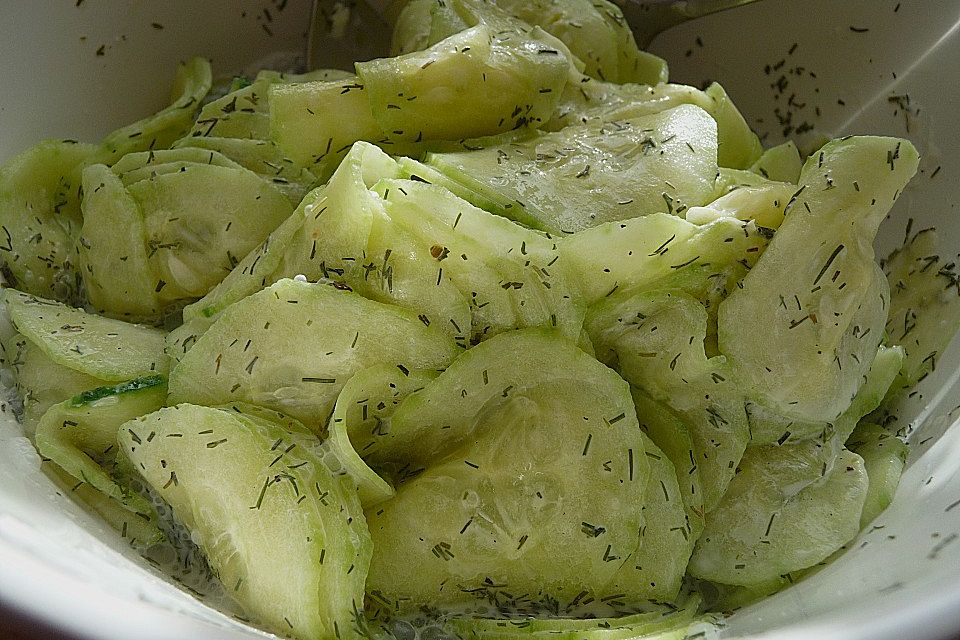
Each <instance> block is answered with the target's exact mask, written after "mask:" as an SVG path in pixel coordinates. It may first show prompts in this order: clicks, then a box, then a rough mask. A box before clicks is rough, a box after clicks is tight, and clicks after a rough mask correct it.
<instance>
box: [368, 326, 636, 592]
mask: <svg viewBox="0 0 960 640" xmlns="http://www.w3.org/2000/svg"><path fill="white" fill-rule="evenodd" d="M643 446H644V445H643V438H642V434H641V433H640V431H639V429H638V425H637V422H636V416H635V413H634V409H633V402H632V399H631V398H630V394H629V388H628V387H627V385H626V383H625V382H623V380H621V379H620V378H619V377H618V376H617V375H616V374H614V373H613V372H612V371H610V370H609V369H607V368H606V367H604V366H603V365H601V364H599V363H598V362H597V361H596V360H594V359H593V358H591V357H590V356H588V355H587V354H585V353H583V352H582V351H580V350H579V349H578V348H577V347H576V346H575V345H574V343H572V342H569V341H568V340H566V339H564V338H562V337H561V336H559V335H557V334H556V333H555V332H552V331H549V330H544V329H527V330H520V331H513V332H508V333H504V334H501V335H499V336H496V337H494V338H491V339H490V340H488V341H486V342H483V343H481V344H480V345H478V346H477V347H474V348H473V349H470V350H468V351H466V352H465V353H464V354H463V355H462V356H461V357H460V358H459V359H457V360H456V361H454V363H453V364H451V365H450V367H449V368H448V369H447V370H446V371H445V372H444V373H442V374H441V375H440V376H439V377H438V378H437V379H436V380H434V381H433V382H431V383H430V384H428V385H427V386H426V387H425V388H424V389H423V390H422V391H420V392H417V393H414V394H412V395H410V396H408V397H407V398H406V399H405V400H404V401H403V402H402V403H401V405H400V406H399V407H398V408H397V410H396V411H395V412H394V414H393V419H392V422H391V429H390V432H389V433H388V434H386V435H385V436H383V437H382V438H381V444H380V446H379V448H378V450H377V452H376V455H374V456H371V458H372V459H375V460H378V461H384V462H387V461H389V462H393V463H394V464H397V465H405V466H406V467H407V469H408V474H407V478H406V481H405V482H403V483H402V484H401V485H400V486H399V487H398V489H397V495H396V496H395V497H394V498H393V499H392V500H389V501H387V502H385V503H383V504H381V505H378V506H377V507H376V508H374V509H371V510H368V511H367V518H368V522H369V524H370V530H371V536H372V537H373V540H374V557H373V561H372V563H371V570H370V576H369V578H368V581H367V588H368V591H370V592H371V593H374V592H375V593H376V594H377V598H378V599H384V600H385V601H387V602H390V603H392V604H391V606H393V605H396V606H398V607H400V608H410V607H411V606H415V605H416V604H427V603H429V604H431V605H438V604H440V605H443V604H455V603H456V604H469V603H470V602H472V601H474V600H475V599H476V595H475V591H476V590H481V591H482V590H484V589H488V590H489V589H491V588H493V587H491V585H497V586H496V588H497V589H500V588H502V589H504V590H505V591H509V592H510V593H511V594H512V595H513V596H515V597H517V598H519V599H522V598H523V594H528V595H529V596H530V597H535V595H536V594H538V593H539V594H544V593H547V594H551V595H552V596H553V597H556V598H558V599H559V600H561V601H568V600H569V599H572V598H574V597H576V596H577V594H578V593H580V592H581V591H583V590H588V591H592V592H594V593H597V592H601V591H602V590H603V589H604V587H605V586H606V584H607V583H608V582H609V581H610V579H611V578H612V577H613V575H614V574H615V573H616V571H617V569H618V568H619V566H620V565H621V564H623V562H624V561H626V559H627V557H628V556H629V555H630V554H631V553H633V552H634V550H636V548H637V546H638V543H639V539H638V532H639V531H640V527H641V526H642V525H643V515H642V512H643V509H644V505H645V497H644V496H645V494H644V492H645V490H646V486H647V476H648V465H649V463H648V459H647V457H646V455H644V453H643ZM423 467H426V469H425V470H423V471H422V473H418V471H419V470H421V469H423ZM557 558H563V559H564V560H563V562H562V563H558V562H557ZM624 598H625V599H627V600H637V599H641V598H642V595H640V594H637V593H626V594H624Z"/></svg>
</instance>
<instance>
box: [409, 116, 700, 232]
mask: <svg viewBox="0 0 960 640" xmlns="http://www.w3.org/2000/svg"><path fill="white" fill-rule="evenodd" d="M716 136H717V133H716V124H715V123H714V121H713V119H712V118H711V117H710V116H709V114H707V113H706V112H704V111H703V110H702V109H700V108H698V107H694V106H692V105H681V106H678V107H676V108H674V109H670V110H668V111H664V112H662V113H655V114H652V115H647V116H639V117H636V118H630V119H626V120H618V121H616V122H599V121H598V122H592V121H591V122H587V123H586V124H579V125H572V126H570V127H567V128H565V129H562V130H560V131H557V132H553V133H539V134H538V133H533V132H531V133H529V134H528V135H526V136H519V137H518V136H517V135H516V134H511V135H509V136H507V137H505V138H504V139H502V140H497V139H487V140H477V141H470V142H467V143H464V145H465V146H468V147H469V148H470V149H471V150H468V151H462V152H458V153H435V154H430V155H428V156H427V164H429V165H431V166H433V167H434V168H436V169H438V170H439V171H440V172H441V173H444V174H446V175H447V176H448V177H449V178H451V179H453V180H455V181H457V182H460V183H462V184H463V185H464V186H465V187H467V188H469V189H471V190H473V191H476V192H477V193H479V194H481V195H482V196H484V197H487V198H489V199H490V200H492V201H494V202H497V203H498V205H499V206H498V207H497V208H496V209H494V213H498V214H500V215H503V216H506V217H509V218H512V219H514V220H517V221H520V222H523V223H526V224H532V225H533V226H536V227H537V228H540V229H543V230H544V231H548V232H550V233H573V232H576V231H581V230H583V229H587V228H589V227H594V226H597V225H599V224H602V223H604V222H610V221H616V220H626V219H629V218H636V217H638V216H644V215H649V214H652V213H658V212H666V213H670V214H675V215H678V216H683V215H684V211H685V210H686V209H688V208H689V207H692V206H697V205H702V204H705V203H706V202H708V201H709V200H711V199H713V193H714V180H715V178H716V174H717V155H716V153H717V147H716V139H717V138H716ZM475 146H476V147H482V148H478V149H474V147H475Z"/></svg>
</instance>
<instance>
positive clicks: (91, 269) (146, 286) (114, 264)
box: [78, 154, 163, 322]
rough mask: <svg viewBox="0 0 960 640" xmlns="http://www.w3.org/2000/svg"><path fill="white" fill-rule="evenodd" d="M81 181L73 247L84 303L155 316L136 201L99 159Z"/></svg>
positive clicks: (157, 305) (157, 309)
mask: <svg viewBox="0 0 960 640" xmlns="http://www.w3.org/2000/svg"><path fill="white" fill-rule="evenodd" d="M131 155H132V154H131ZM129 157H130V156H129V155H128V156H124V158H129ZM122 161H123V160H121V162H122ZM83 185H84V193H85V195H84V198H83V205H82V210H83V227H82V229H81V235H80V241H79V242H78V248H79V252H80V256H79V264H80V275H81V277H82V278H83V284H84V287H85V288H86V290H87V296H88V297H89V299H90V304H91V305H92V306H93V307H94V309H96V310H97V312H98V313H101V314H103V315H107V316H111V317H114V318H121V319H124V320H130V321H134V322H136V321H146V320H156V319H157V318H158V317H159V316H160V315H162V307H163V305H162V304H161V302H160V299H159V297H158V296H157V292H156V286H157V281H156V278H155V277H154V275H153V271H152V270H151V268H150V264H149V262H148V255H149V254H148V248H147V242H146V238H147V230H146V224H145V222H144V218H143V211H142V209H141V208H140V204H139V203H138V202H137V201H136V199H135V198H133V196H131V195H130V193H129V192H128V191H127V190H126V188H125V187H124V186H123V183H122V181H121V180H120V178H119V177H117V175H116V173H114V171H113V170H111V169H110V168H109V167H107V166H106V165H103V164H94V165H90V166H89V167H87V168H86V169H84V171H83Z"/></svg>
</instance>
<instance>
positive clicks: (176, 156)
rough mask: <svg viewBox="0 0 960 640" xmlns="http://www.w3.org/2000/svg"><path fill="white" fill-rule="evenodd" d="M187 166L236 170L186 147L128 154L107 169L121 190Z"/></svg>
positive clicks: (212, 154)
mask: <svg viewBox="0 0 960 640" xmlns="http://www.w3.org/2000/svg"><path fill="white" fill-rule="evenodd" d="M191 164H212V165H216V166H219V167H231V168H236V167H239V166H240V165H238V164H237V163H236V162H234V161H233V160H231V159H229V158H227V157H226V156H224V155H223V154H221V153H218V152H215V151H209V150H204V149H200V148H194V147H187V148H174V149H158V150H156V151H154V150H150V151H137V152H136V153H128V154H127V155H125V156H123V157H122V158H120V160H118V161H117V162H116V164H114V165H113V166H112V167H111V169H113V172H114V173H115V174H117V177H118V178H120V179H121V180H122V181H123V186H125V187H127V186H130V185H131V184H133V183H134V182H139V181H140V180H143V179H145V178H150V177H152V176H156V175H162V174H165V173H173V172H175V171H180V169H181V168H182V167H186V166H190V165H191Z"/></svg>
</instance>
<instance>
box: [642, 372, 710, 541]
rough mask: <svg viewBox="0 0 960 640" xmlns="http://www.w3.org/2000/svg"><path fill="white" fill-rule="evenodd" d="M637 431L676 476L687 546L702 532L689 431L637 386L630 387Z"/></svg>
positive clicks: (697, 478)
mask: <svg viewBox="0 0 960 640" xmlns="http://www.w3.org/2000/svg"><path fill="white" fill-rule="evenodd" d="M630 393H631V394H632V395H633V404H634V406H635V407H636V408H637V420H638V421H639V422H640V428H641V429H642V430H643V432H644V433H645V434H647V435H648V436H649V437H650V439H651V440H652V441H653V442H654V443H655V444H656V446H657V447H658V448H659V449H660V450H661V451H662V452H663V455H665V456H666V457H667V458H668V459H669V460H670V462H671V463H672V464H673V468H674V470H675V471H676V475H677V486H678V487H679V488H680V497H681V499H682V500H683V504H684V508H685V510H686V514H687V522H686V524H687V533H688V535H689V536H690V540H691V544H693V542H695V541H696V539H697V538H699V537H700V532H702V531H703V482H702V481H701V479H700V469H699V467H698V466H697V461H696V457H695V455H694V450H695V449H694V444H693V438H692V437H691V436H690V429H689V428H688V427H687V425H686V423H684V421H683V420H681V419H680V418H679V417H678V416H677V415H676V414H675V413H674V412H673V411H671V409H670V407H668V406H667V405H666V404H664V403H662V402H658V401H656V400H654V399H653V397H651V396H650V394H648V393H647V392H646V391H644V390H643V389H640V388H639V387H631V388H630Z"/></svg>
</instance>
